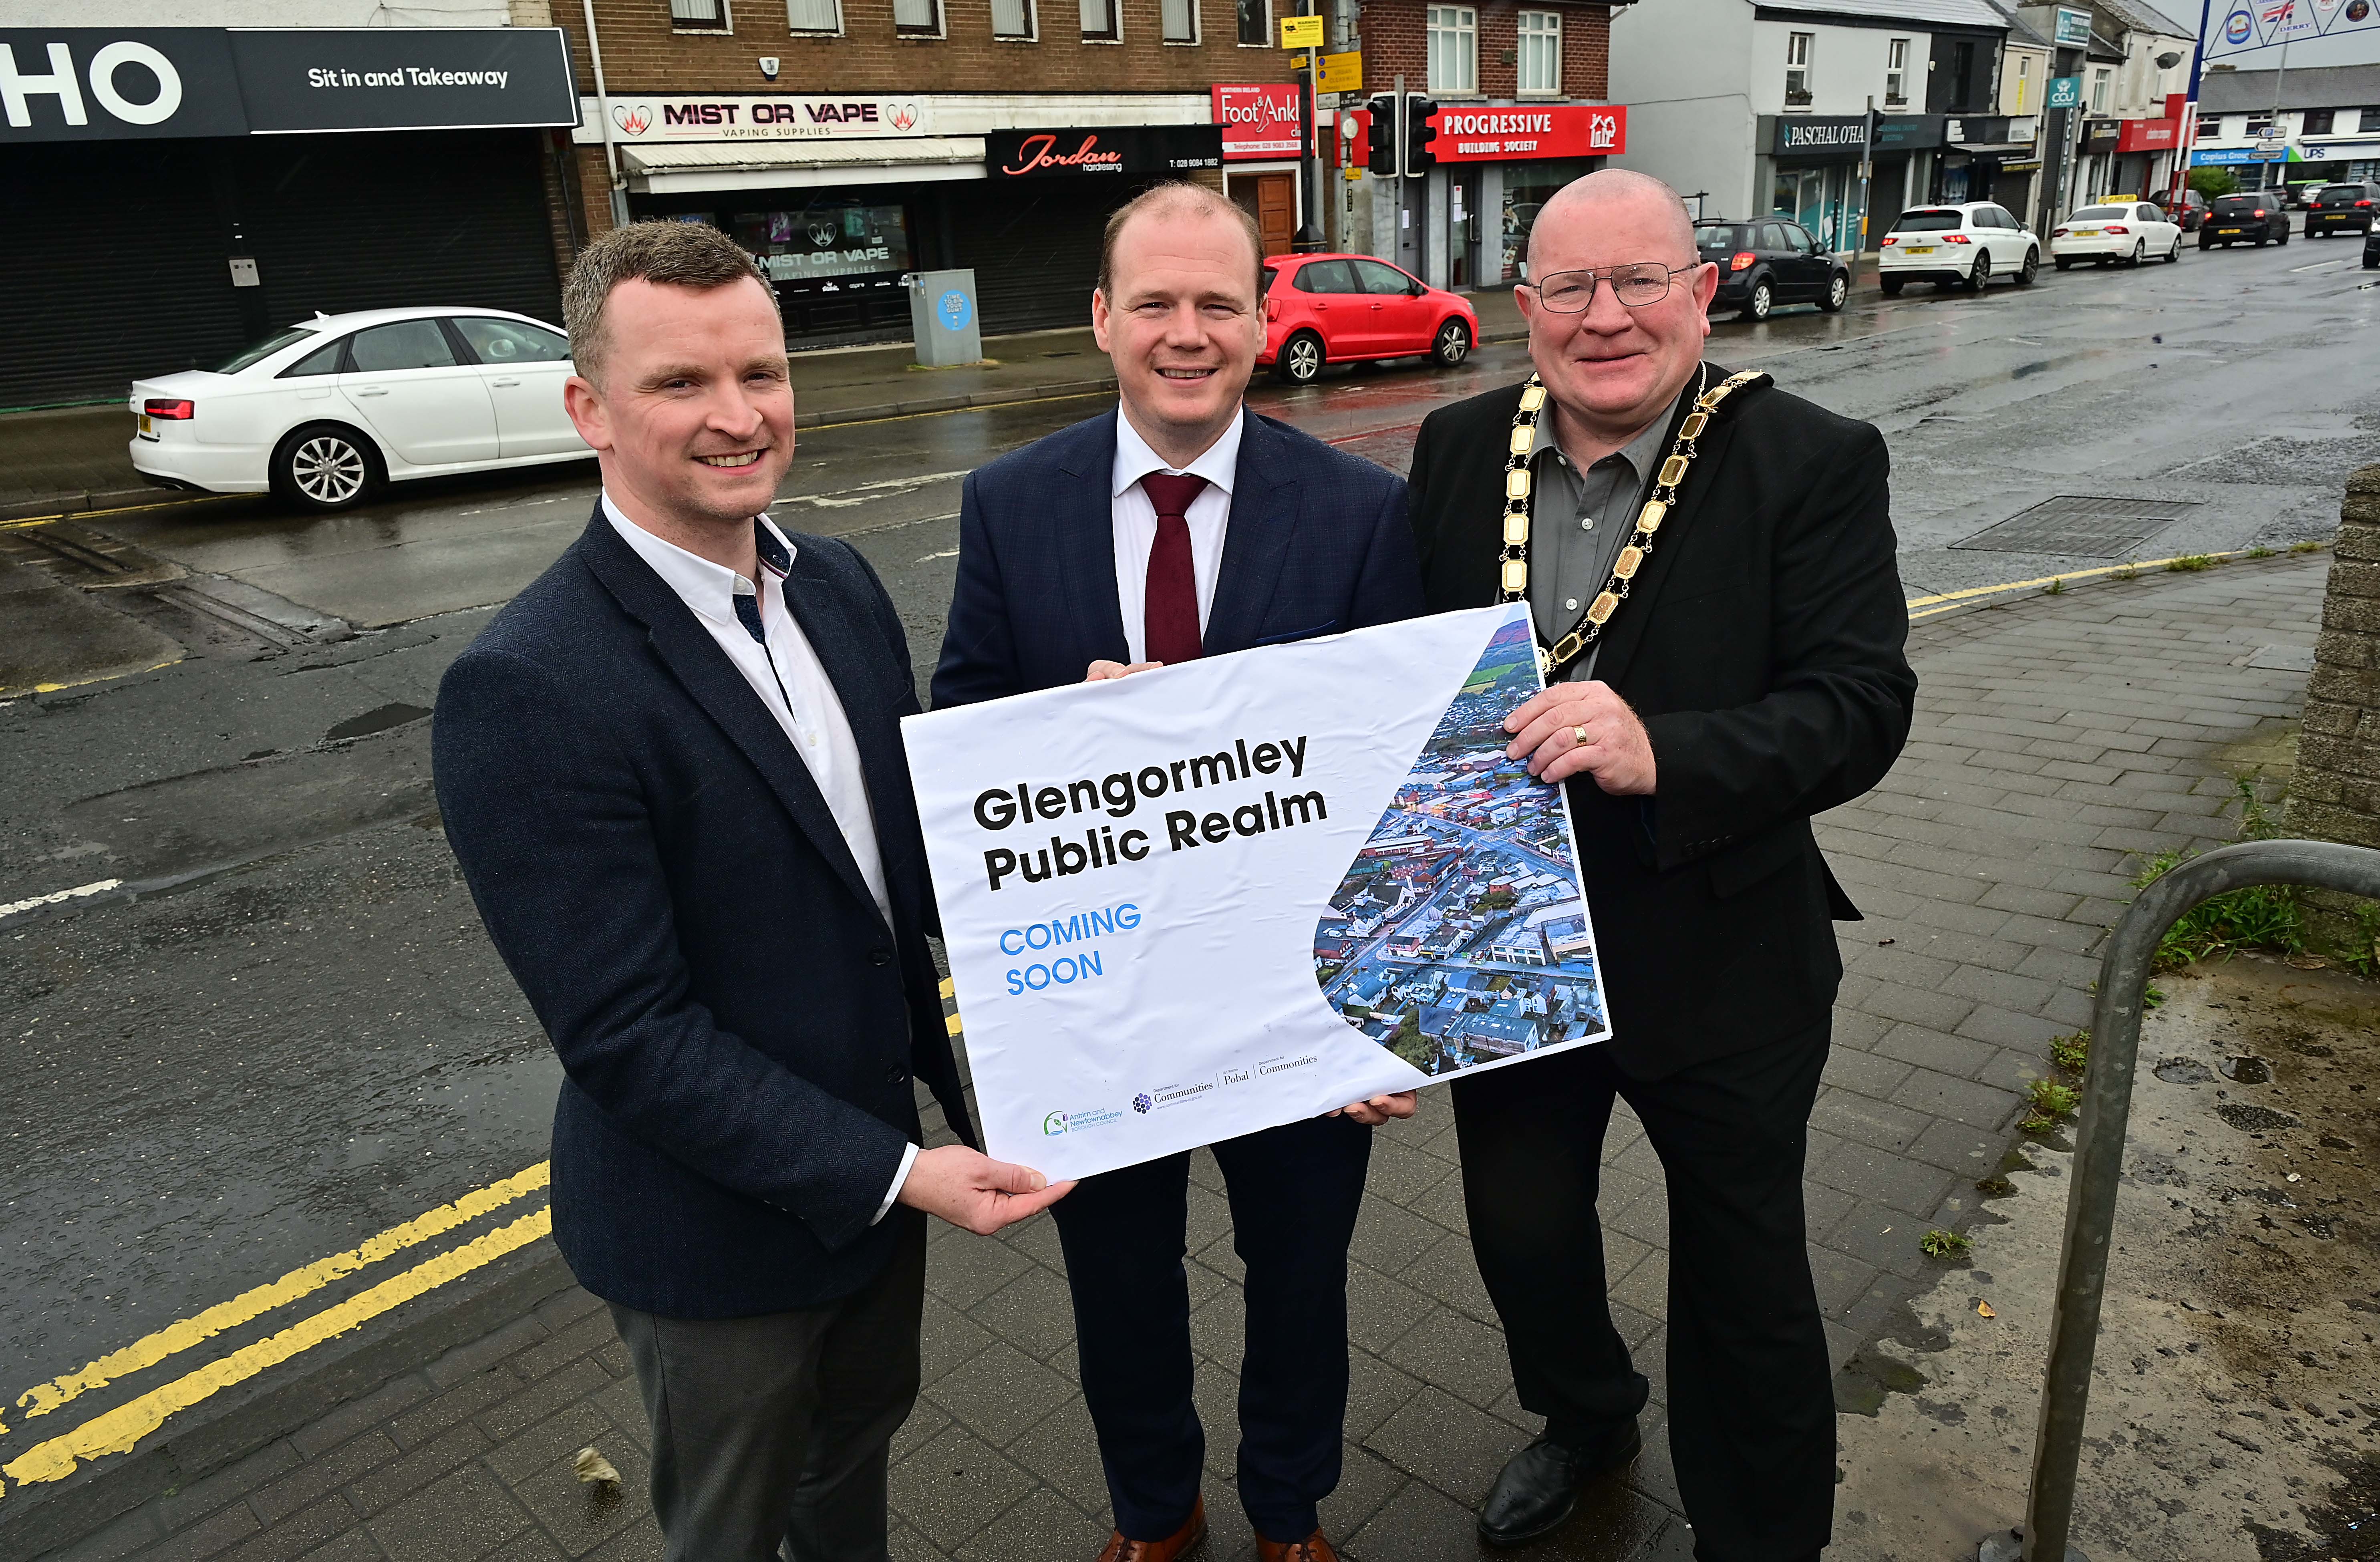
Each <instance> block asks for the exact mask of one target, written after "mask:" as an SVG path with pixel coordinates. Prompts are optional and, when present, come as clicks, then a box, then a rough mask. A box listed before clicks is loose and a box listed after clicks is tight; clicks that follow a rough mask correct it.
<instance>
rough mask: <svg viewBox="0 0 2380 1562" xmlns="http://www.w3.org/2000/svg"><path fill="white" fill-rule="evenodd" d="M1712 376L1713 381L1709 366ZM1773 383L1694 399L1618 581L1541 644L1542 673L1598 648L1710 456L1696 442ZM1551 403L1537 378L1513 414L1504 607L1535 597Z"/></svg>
mask: <svg viewBox="0 0 2380 1562" xmlns="http://www.w3.org/2000/svg"><path fill="white" fill-rule="evenodd" d="M1704 377H1705V379H1706V380H1707V379H1708V377H1709V369H1707V368H1706V369H1704ZM1767 381H1768V376H1767V375H1766V374H1762V373H1759V372H1757V371H1756V370H1752V369H1746V370H1745V371H1744V372H1743V373H1741V374H1733V375H1730V376H1729V377H1728V378H1727V379H1725V380H1722V381H1719V382H1718V384H1716V385H1713V386H1711V388H1710V389H1709V390H1707V391H1705V392H1704V393H1703V394H1700V395H1698V396H1696V397H1695V398H1694V410H1693V411H1692V412H1690V413H1688V414H1686V418H1685V421H1684V422H1682V423H1681V424H1680V425H1678V437H1677V439H1676V441H1675V442H1672V443H1671V444H1670V454H1669V457H1668V459H1666V460H1664V461H1663V462H1662V463H1661V470H1660V471H1659V473H1658V475H1656V477H1655V478H1654V479H1653V493H1652V497H1650V498H1648V499H1647V500H1645V507H1644V508H1643V509H1641V510H1639V511H1637V512H1636V531H1635V535H1633V537H1631V538H1630V539H1628V546H1627V547H1625V548H1622V549H1621V551H1620V557H1618V558H1617V559H1614V560H1613V561H1612V563H1611V578H1610V579H1609V580H1607V581H1605V582H1604V585H1603V590H1602V591H1601V592H1600V593H1599V594H1597V597H1596V599H1595V600H1593V601H1591V602H1589V603H1587V605H1586V611H1585V612H1583V613H1581V614H1580V615H1579V617H1578V622H1577V623H1575V624H1572V625H1571V627H1570V633H1569V634H1567V635H1564V636H1562V637H1561V638H1560V640H1558V641H1556V642H1555V643H1554V644H1553V645H1552V646H1550V647H1548V646H1545V645H1542V644H1540V645H1539V646H1538V647H1537V671H1538V672H1540V673H1542V674H1543V675H1544V676H1545V677H1546V678H1547V679H1548V681H1551V680H1552V678H1553V677H1554V675H1555V674H1556V673H1558V672H1560V671H1561V669H1563V668H1565V667H1567V666H1569V665H1570V664H1571V663H1572V662H1573V661H1575V660H1578V658H1579V657H1580V655H1581V654H1582V653H1584V652H1585V649H1586V648H1588V647H1589V646H1591V645H1593V644H1595V642H1596V640H1597V638H1598V637H1599V636H1601V635H1602V634H1603V626H1604V625H1605V624H1608V623H1609V622H1610V621H1611V615H1612V614H1613V613H1615V612H1617V611H1620V604H1621V603H1622V602H1624V601H1626V600H1627V599H1628V587H1629V583H1630V582H1631V581H1633V580H1634V579H1635V578H1636V572H1637V571H1638V570H1640V569H1642V568H1644V567H1645V560H1646V559H1648V558H1650V557H1652V553H1653V535H1654V533H1656V532H1658V531H1659V530H1660V529H1661V523H1662V521H1664V520H1666V519H1667V518H1668V517H1669V514H1670V505H1672V504H1675V503H1677V502H1678V489H1679V486H1680V485H1681V484H1682V483H1683V482H1684V481H1685V480H1686V473H1687V472H1688V471H1689V470H1690V469H1691V468H1692V467H1693V466H1694V457H1695V456H1696V455H1699V454H1702V453H1701V451H1700V450H1699V449H1698V448H1697V447H1696V445H1695V443H1694V440H1695V437H1696V436H1697V435H1699V434H1700V433H1701V432H1702V431H1703V430H1705V429H1706V428H1708V427H1709V426H1710V420H1711V415H1712V414H1713V413H1716V412H1717V411H1718V408H1719V404H1720V403H1721V402H1724V401H1725V400H1727V398H1728V397H1729V396H1730V395H1733V394H1735V393H1736V392H1738V391H1741V390H1743V389H1744V388H1745V387H1746V386H1748V385H1759V384H1766V383H1767ZM1545 406H1546V387H1545V382H1544V381H1541V380H1539V379H1538V378H1537V377H1536V375H1535V374H1532V375H1530V376H1529V378H1528V382H1527V383H1526V384H1524V385H1523V386H1522V387H1521V409H1520V411H1518V412H1516V413H1514V414H1513V415H1512V444H1511V447H1510V451H1509V454H1506V455H1505V457H1504V551H1503V553H1502V554H1501V555H1500V559H1499V563H1500V566H1501V580H1502V585H1501V588H1500V591H1499V593H1498V595H1497V598H1496V600H1497V601H1498V602H1499V603H1504V602H1525V601H1527V600H1528V599H1529V451H1530V449H1531V448H1532V447H1533V446H1534V445H1536V441H1537V432H1536V430H1537V418H1538V417H1539V416H1540V415H1541V414H1542V413H1543V412H1544V410H1545ZM1532 622H1533V625H1534V620H1533V621H1532Z"/></svg>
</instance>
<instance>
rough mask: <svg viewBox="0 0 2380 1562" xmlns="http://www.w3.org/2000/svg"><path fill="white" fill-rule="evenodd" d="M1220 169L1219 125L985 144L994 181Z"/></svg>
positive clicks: (1033, 136) (1030, 136)
mask: <svg viewBox="0 0 2380 1562" xmlns="http://www.w3.org/2000/svg"><path fill="white" fill-rule="evenodd" d="M1222 165H1223V127H1221V126H1220V125H1125V126H1103V127H1099V128H1098V129H1085V130H994V131H992V132H991V133H990V135H988V136H986V137H984V139H983V166H984V172H985V174H986V175H987V176H990V178H992V179H995V180H997V179H1073V178H1101V177H1107V176H1118V177H1125V178H1131V177H1144V178H1145V177H1147V176H1152V175H1158V176H1161V175H1166V174H1184V173H1188V172H1190V171H1192V170H1194V169H1198V168H1220V167H1221V166H1222Z"/></svg>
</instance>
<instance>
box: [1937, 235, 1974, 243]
mask: <svg viewBox="0 0 2380 1562" xmlns="http://www.w3.org/2000/svg"><path fill="white" fill-rule="evenodd" d="M1942 242H1943V243H1945V244H1973V243H1974V242H1975V241H1974V240H1973V239H1972V238H1969V237H1968V236H1966V235H1965V234H1962V233H1946V234H1944V235H1943V236H1942Z"/></svg>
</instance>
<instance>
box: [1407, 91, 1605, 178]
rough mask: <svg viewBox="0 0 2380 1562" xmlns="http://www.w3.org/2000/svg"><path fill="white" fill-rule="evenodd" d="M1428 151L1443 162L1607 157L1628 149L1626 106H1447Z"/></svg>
mask: <svg viewBox="0 0 2380 1562" xmlns="http://www.w3.org/2000/svg"><path fill="white" fill-rule="evenodd" d="M1436 124H1437V127H1438V139H1436V140H1434V141H1432V142H1431V143H1430V151H1432V152H1434V153H1435V154H1437V157H1438V160H1439V162H1440V163H1501V162H1504V161H1505V160H1507V159H1509V158H1529V157H1609V156H1611V155H1613V154H1615V153H1618V152H1623V151H1627V150H1628V110H1627V108H1626V107H1625V106H1624V105H1621V104H1618V103H1614V104H1611V105H1609V106H1608V107H1594V106H1588V105H1585V104H1573V103H1548V104H1546V105H1544V106H1543V107H1537V106H1534V105H1528V104H1524V105H1521V106H1519V107H1512V108H1471V107H1468V106H1463V107H1454V106H1449V107H1446V108H1441V109H1439V111H1438V116H1437V120H1436Z"/></svg>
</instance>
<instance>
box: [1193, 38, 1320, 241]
mask: <svg viewBox="0 0 2380 1562" xmlns="http://www.w3.org/2000/svg"><path fill="white" fill-rule="evenodd" d="M1212 91H1213V94H1214V115H1215V123H1216V125H1217V126H1218V127H1220V128H1221V130H1222V133H1223V193H1224V194H1225V195H1228V196H1230V197H1231V198H1232V199H1233V200H1235V201H1238V202H1239V203H1240V205H1241V206H1243V207H1245V209H1246V210H1247V212H1248V215H1250V216H1252V217H1254V218H1255V219H1256V220H1257V232H1258V233H1260V234H1262V235H1263V236H1264V252H1265V253H1266V254H1268V255H1286V254H1288V253H1289V252H1290V248H1291V247H1292V246H1293V244H1294V243H1295V242H1296V239H1297V222H1298V216H1297V214H1298V213H1299V212H1301V211H1303V210H1305V207H1304V203H1303V200H1304V193H1305V192H1304V184H1305V164H1304V163H1303V162H1302V161H1301V159H1300V156H1299V154H1300V153H1301V152H1302V151H1304V150H1305V88H1304V87H1303V86H1301V85H1300V84H1298V83H1297V82H1294V81H1252V82H1245V83H1240V84H1235V85H1230V86H1225V85H1218V86H1216V87H1215V88H1214V89H1213V90H1212Z"/></svg>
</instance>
